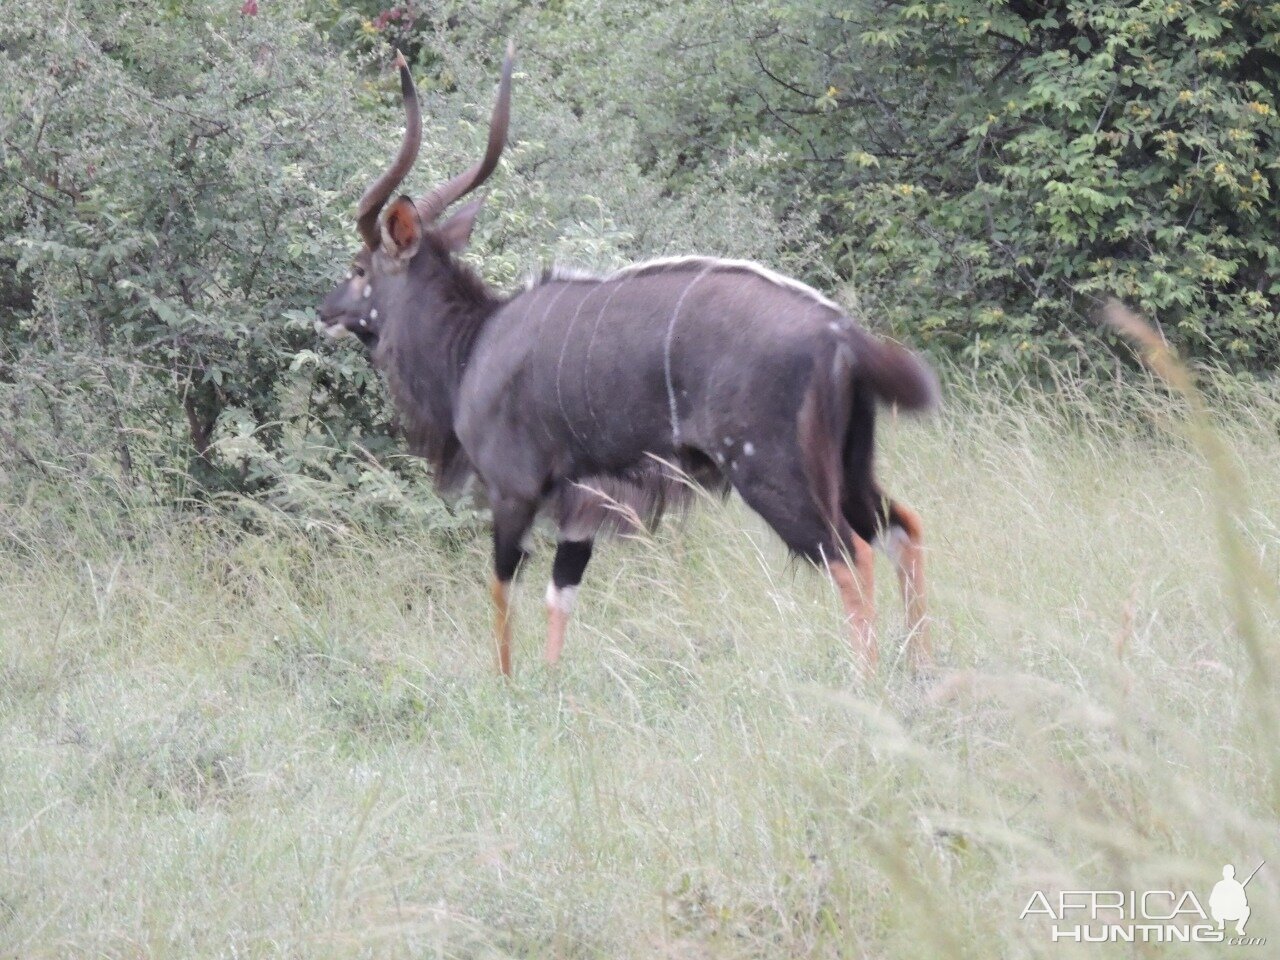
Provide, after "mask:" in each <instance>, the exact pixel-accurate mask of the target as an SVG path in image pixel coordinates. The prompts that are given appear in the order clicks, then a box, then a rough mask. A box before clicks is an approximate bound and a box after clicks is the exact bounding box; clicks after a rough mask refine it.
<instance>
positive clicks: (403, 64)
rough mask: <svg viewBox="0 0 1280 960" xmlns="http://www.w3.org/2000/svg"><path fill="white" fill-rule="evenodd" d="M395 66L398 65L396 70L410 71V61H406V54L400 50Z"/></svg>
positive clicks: (397, 53)
mask: <svg viewBox="0 0 1280 960" xmlns="http://www.w3.org/2000/svg"><path fill="white" fill-rule="evenodd" d="M395 64H396V68H397V69H399V70H408V69H409V61H407V60H405V58H404V54H403V53H401V52H400V51H399V50H397V51H396V60H395Z"/></svg>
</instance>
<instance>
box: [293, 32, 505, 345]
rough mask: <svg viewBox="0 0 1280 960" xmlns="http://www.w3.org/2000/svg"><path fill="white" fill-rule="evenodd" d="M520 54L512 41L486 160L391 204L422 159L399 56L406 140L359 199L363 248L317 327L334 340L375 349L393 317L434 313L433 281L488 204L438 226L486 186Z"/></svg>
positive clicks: (411, 93)
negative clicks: (357, 341) (452, 208)
mask: <svg viewBox="0 0 1280 960" xmlns="http://www.w3.org/2000/svg"><path fill="white" fill-rule="evenodd" d="M514 55H515V47H514V44H509V45H508V47H507V55H506V59H505V60H504V61H503V64H502V80H501V83H500V84H499V86H498V99H497V103H496V104H495V105H494V108H493V115H492V117H491V118H490V121H489V143H488V147H487V148H486V150H485V154H484V157H483V159H481V160H480V161H479V162H478V163H476V164H474V165H473V166H471V167H470V168H469V169H467V170H465V171H463V172H462V173H460V174H458V175H457V176H455V177H454V178H453V179H451V180H449V181H447V182H445V183H443V184H441V185H439V186H437V187H436V188H435V189H434V190H432V191H431V192H430V193H428V194H427V195H426V196H423V197H419V198H417V199H414V198H412V197H408V196H405V195H403V194H402V195H400V196H399V197H397V198H396V199H395V200H392V201H391V203H390V204H388V203H387V201H388V200H389V199H390V198H391V195H392V194H393V193H394V192H395V191H396V188H397V187H399V186H400V183H401V181H403V180H404V178H405V176H407V175H408V173H409V170H410V168H411V167H412V166H413V162H414V160H415V159H417V156H418V147H419V146H420V144H421V142H422V112H421V109H420V107H419V105H418V93H417V90H416V88H415V87H414V83H413V76H412V75H411V74H410V72H409V65H408V63H406V62H405V59H404V57H403V56H402V55H401V54H400V53H398V52H397V53H396V66H397V67H398V68H399V70H400V90H401V94H402V96H403V98H404V109H405V116H406V122H405V130H404V139H403V140H402V141H401V143H400V149H399V151H398V152H397V153H396V156H395V159H394V160H392V162H391V166H389V167H388V168H387V169H386V170H385V171H384V172H383V173H382V175H381V176H379V177H378V178H377V179H376V180H374V181H373V183H371V184H370V185H369V187H368V188H367V189H366V190H365V192H364V195H363V196H362V197H361V198H360V204H359V206H358V208H357V211H356V229H357V230H358V231H359V233H360V237H361V238H362V239H363V240H364V248H363V249H361V250H360V252H359V253H357V254H356V256H355V258H354V259H353V260H352V262H351V265H350V267H349V269H348V270H347V273H346V277H345V278H344V279H343V280H342V281H341V282H340V283H339V284H338V285H337V286H336V287H334V288H333V290H332V291H331V292H330V293H329V295H328V296H327V297H325V299H324V303H323V304H322V305H321V306H320V312H319V320H318V321H317V323H316V327H317V329H318V330H320V331H321V332H323V333H324V334H326V335H327V336H330V337H335V338H337V337H345V336H355V337H357V338H359V339H360V341H361V342H362V343H364V344H365V345H366V346H370V347H372V346H374V345H376V344H377V342H378V337H379V331H380V330H381V329H382V325H383V324H384V323H386V321H387V318H388V317H391V316H401V315H409V314H413V313H416V312H420V311H421V310H422V309H424V308H426V309H428V310H429V309H430V301H431V299H432V291H433V289H435V287H436V284H433V283H432V281H433V279H437V278H440V277H444V276H446V275H448V272H449V270H450V265H451V264H450V257H451V256H452V255H453V254H455V253H458V252H460V251H461V250H463V249H464V248H465V247H466V245H467V243H468V241H469V240H470V239H471V230H472V227H473V226H474V225H475V220H476V215H477V214H478V213H479V212H480V206H481V204H482V203H483V200H475V201H472V202H471V203H468V204H466V205H465V206H463V207H461V208H460V209H458V211H457V212H455V213H454V214H453V215H452V216H450V217H449V218H448V219H446V220H443V221H440V217H441V215H442V214H443V213H444V212H445V210H447V209H448V208H449V207H450V206H452V205H453V204H454V203H455V202H457V201H458V200H460V199H462V198H463V197H464V196H466V195H467V194H469V193H471V192H472V191H473V190H475V189H476V188H477V187H479V186H480V185H481V184H482V183H484V182H485V180H487V179H488V178H489V175H490V174H491V173H493V170H494V168H495V167H496V166H497V165H498V158H499V157H501V156H502V148H503V146H504V144H505V143H506V139H507V123H508V120H509V119H510V115H511V69H512V62H513V60H514ZM437 221H440V222H437Z"/></svg>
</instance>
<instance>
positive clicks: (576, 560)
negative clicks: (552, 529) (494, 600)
mask: <svg viewBox="0 0 1280 960" xmlns="http://www.w3.org/2000/svg"><path fill="white" fill-rule="evenodd" d="M591 548H592V541H590V540H561V541H560V542H559V543H558V544H556V558H555V561H554V562H553V563H552V566H551V582H550V583H549V584H547V647H546V651H545V653H544V656H545V658H546V661H547V665H548V666H551V667H554V666H555V665H556V664H558V663H559V662H560V653H561V651H562V650H564V635H565V631H566V630H567V629H568V627H569V617H570V615H571V614H572V613H573V605H574V602H575V601H576V600H577V597H578V585H579V584H580V583H581V582H582V573H583V571H584V570H586V568H587V562H588V561H589V560H590V559H591Z"/></svg>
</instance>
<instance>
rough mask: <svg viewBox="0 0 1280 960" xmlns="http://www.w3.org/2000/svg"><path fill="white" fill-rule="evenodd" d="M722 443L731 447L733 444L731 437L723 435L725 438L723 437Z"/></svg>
mask: <svg viewBox="0 0 1280 960" xmlns="http://www.w3.org/2000/svg"><path fill="white" fill-rule="evenodd" d="M724 445H725V446H726V447H732V446H733V437H725V438H724Z"/></svg>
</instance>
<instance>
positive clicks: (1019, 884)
mask: <svg viewBox="0 0 1280 960" xmlns="http://www.w3.org/2000/svg"><path fill="white" fill-rule="evenodd" d="M951 396H952V400H951V402H950V404H949V407H948V409H947V411H946V412H944V414H943V415H942V416H940V417H938V418H936V419H934V420H932V421H930V422H926V423H915V422H906V421H904V422H901V423H895V422H893V421H892V419H891V418H886V424H885V427H884V429H883V430H882V436H883V437H884V440H885V443H884V451H883V455H882V473H883V474H884V479H885V481H886V486H887V487H888V488H889V489H890V490H891V491H893V493H894V494H895V495H896V496H900V497H902V498H903V499H905V500H906V501H907V502H909V503H911V504H912V505H913V506H915V507H917V508H918V509H919V510H920V511H921V513H922V514H923V515H924V517H925V518H926V521H927V523H928V525H929V526H928V533H929V564H930V584H931V599H932V605H933V611H932V612H933V615H934V618H935V636H936V641H937V644H938V648H939V655H940V660H941V662H942V665H943V666H942V669H941V670H940V671H939V672H938V674H936V675H934V676H931V677H928V678H924V679H913V678H912V677H911V676H910V675H909V674H908V673H907V671H906V669H905V666H904V664H903V662H902V657H901V641H902V639H903V625H902V616H901V613H900V611H898V609H897V604H896V601H895V598H894V597H893V589H892V587H893V584H892V577H891V576H889V575H888V570H887V569H885V568H881V571H880V572H881V584H880V590H879V598H878V599H879V607H880V610H881V616H880V627H881V639H882V643H883V644H884V651H885V654H886V655H885V661H886V663H885V665H884V667H883V669H882V672H881V676H880V677H879V678H878V680H877V681H876V682H874V683H872V684H870V685H863V684H861V683H859V681H858V679H857V674H856V671H855V670H854V667H853V664H852V663H851V661H850V657H849V654H848V650H847V646H846V640H845V631H844V629H843V627H842V624H841V622H840V617H839V614H838V604H837V602H836V600H835V597H834V595H833V592H832V590H831V587H830V586H829V584H828V583H827V582H825V580H824V578H822V577H820V576H818V575H817V574H816V573H814V572H812V571H810V570H808V569H807V568H804V567H801V566H796V565H794V564H792V563H790V562H789V561H788V560H787V559H786V557H785V556H784V554H783V551H782V549H781V547H780V546H779V545H778V544H777V543H776V541H775V540H774V538H773V537H772V535H771V534H769V533H768V532H767V530H766V529H765V528H764V527H763V525H762V524H761V523H760V522H759V521H758V520H757V519H755V518H754V517H753V516H752V515H750V514H749V513H748V512H747V511H746V510H745V509H744V508H743V507H742V506H741V505H740V504H737V503H735V502H730V503H729V504H728V505H720V504H717V503H712V504H708V505H705V506H703V507H701V508H700V509H699V510H698V511H697V512H696V513H695V514H694V515H693V516H692V517H691V518H690V519H689V520H688V521H687V522H686V523H684V524H682V525H669V526H667V527H666V528H664V529H663V530H661V531H660V532H659V533H658V534H657V535H656V536H654V537H653V538H651V539H643V540H633V541H630V542H621V543H615V544H612V545H610V546H607V547H605V548H604V549H603V550H601V551H600V553H599V556H598V559H596V560H595V561H594V562H593V564H592V567H591V568H590V570H589V571H588V575H587V582H586V584H585V587H584V590H583V594H582V602H581V604H580V608H579V613H578V615H577V617H576V618H575V620H574V623H573V625H572V627H571V630H570V639H569V646H568V649H567V651H566V660H565V663H564V665H563V668H562V669H561V671H560V672H559V674H557V675H549V674H548V673H547V672H546V671H545V670H544V669H543V668H542V667H541V666H540V664H539V662H538V655H537V650H538V646H539V644H540V634H541V628H542V611H541V603H540V594H541V586H542V583H543V582H544V581H545V578H546V575H547V567H548V559H547V553H548V551H547V550H546V549H545V544H544V548H543V549H542V550H541V551H540V556H539V559H538V560H536V561H535V562H534V563H533V564H532V565H531V567H530V568H529V569H528V570H526V571H525V582H524V585H523V587H522V589H521V591H520V597H519V601H518V603H519V613H520V620H519V622H518V638H519V640H518V659H517V676H516V678H515V680H514V681H513V682H511V683H504V682H501V681H499V680H498V679H497V678H495V677H494V676H493V675H492V674H491V668H490V663H489V659H490V649H489V645H488V642H487V631H488V623H489V610H488V597H487V591H486V589H485V579H486V570H487V557H486V552H487V551H486V546H485V544H484V542H483V541H482V540H479V539H477V540H474V541H472V540H467V539H463V540H461V541H455V542H452V543H444V544H442V543H440V542H438V541H437V540H436V539H435V538H433V537H432V536H431V535H430V534H429V533H428V532H427V531H425V530H415V529H403V530H401V531H400V532H398V533H397V534H396V535H395V536H393V537H389V536H386V535H381V534H373V533H370V532H363V531H361V530H359V529H347V530H333V529H326V531H325V532H324V534H323V536H319V535H317V534H316V533H315V532H314V531H311V532H308V531H306V530H304V529H300V528H299V527H297V526H296V525H294V524H292V523H290V522H288V521H286V520H284V519H279V520H278V521H275V522H270V523H268V522H266V521H264V524H263V525H262V529H260V530H259V532H255V533H245V532H244V531H243V529H241V528H233V527H231V526H230V525H228V524H223V523H221V522H220V521H217V520H211V519H207V518H199V517H193V516H190V515H187V516H185V517H174V516H173V515H170V514H159V513H156V512H154V511H151V512H147V511H143V510H141V509H139V510H137V511H135V512H134V513H131V514H128V515H126V516H125V517H124V518H119V517H115V516H108V515H106V514H105V513H104V511H102V510H101V509H98V508H96V507H95V503H94V502H93V501H92V499H86V500H84V501H83V502H76V501H75V492H74V490H72V491H64V492H63V494H61V495H60V496H59V498H57V499H50V498H46V497H43V496H39V495H36V494H35V493H33V492H31V491H23V492H20V493H19V494H15V496H14V497H13V498H12V499H11V501H10V503H9V504H8V506H6V507H4V508H3V512H4V517H3V520H4V521H5V523H6V527H7V529H6V533H5V538H4V547H3V553H2V554H0V570H2V571H3V591H0V837H2V838H3V848H2V851H0V956H9V955H12V956H20V957H46V956H107V957H136V956H149V957H152V956H153V957H182V958H188V957H275V956H300V957H301V956H305V957H359V956H369V957H503V956H520V957H608V958H628V957H673V958H675V957H679V958H686V957H687V958H695V957H696V958H702V957H706V958H720V957H723V958H737V957H760V958H766V957H768V958H772V957H784V956H817V957H832V958H837V957H839V958H846V957H848V958H861V957H874V958H898V957H901V958H917V957H940V958H942V957H947V958H949V957H957V958H959V957H974V958H989V957H1011V958H1023V957H1028V958H1029V957H1057V956H1061V955H1063V954H1069V955H1090V954H1091V951H1092V952H1095V953H1096V954H1097V955H1098V956H1106V957H1112V956H1116V955H1118V953H1119V952H1121V951H1125V952H1126V953H1125V955H1135V956H1147V955H1150V956H1157V955H1158V956H1161V957H1163V956H1171V957H1176V956H1191V955H1197V950H1199V951H1200V952H1203V953H1205V954H1209V953H1219V952H1221V951H1223V950H1229V949H1232V948H1228V947H1225V946H1221V945H1212V948H1211V949H1210V948H1203V947H1202V948H1196V947H1194V946H1177V945H1161V946H1154V945H1153V946H1150V947H1146V948H1143V947H1118V946H1115V945H1102V946H1097V947H1079V948H1071V947H1069V946H1068V945H1064V944H1061V943H1059V944H1054V943H1052V942H1051V941H1050V939H1049V936H1048V932H1047V930H1046V928H1045V925H1044V924H1043V923H1042V922H1036V921H1035V920H1033V919H1031V918H1028V919H1027V920H1020V919H1019V914H1020V913H1021V911H1022V909H1023V907H1024V906H1025V905H1026V903H1027V900H1028V898H1029V897H1030V895H1031V893H1032V892H1033V891H1035V890H1045V891H1053V890H1061V889H1092V888H1101V889H1130V888H1136V889H1146V888H1153V889H1173V890H1180V889H1184V888H1190V889H1193V890H1196V891H1198V892H1200V893H1201V895H1202V897H1205V896H1207V893H1208V889H1209V887H1210V886H1211V885H1212V883H1213V881H1214V880H1216V879H1217V878H1218V876H1219V871H1220V869H1221V866H1222V864H1223V863H1226V862H1232V863H1235V864H1236V865H1237V866H1239V867H1241V869H1246V866H1247V868H1248V869H1251V868H1252V865H1253V864H1255V863H1256V862H1257V861H1258V860H1260V859H1263V858H1268V859H1269V860H1270V864H1272V865H1274V867H1273V866H1271V865H1269V866H1268V867H1266V868H1264V869H1263V870H1262V872H1260V873H1259V874H1258V876H1257V878H1256V879H1255V880H1254V881H1253V883H1252V884H1251V885H1250V887H1249V894H1250V903H1251V905H1252V907H1253V918H1252V919H1251V920H1250V925H1249V933H1250V934H1251V935H1255V936H1259V937H1263V936H1265V937H1267V939H1268V946H1265V947H1240V948H1235V949H1239V950H1242V951H1255V952H1253V953H1251V954H1249V955H1252V956H1258V957H1262V956H1268V955H1271V954H1270V953H1268V951H1274V949H1275V945H1276V944H1280V804H1278V802H1277V796H1278V793H1277V779H1278V777H1277V770H1276V767H1275V764H1274V758H1275V752H1274V751H1275V743H1276V739H1275V734H1276V728H1275V720H1274V689H1273V688H1272V687H1271V686H1270V684H1271V680H1270V677H1272V676H1274V675H1275V669H1276V662H1275V661H1276V644H1275V638H1276V627H1277V623H1278V620H1280V617H1278V615H1277V611H1276V608H1275V606H1274V604H1273V599H1274V596H1273V593H1272V590H1273V585H1274V583H1275V581H1276V577H1277V559H1276V558H1277V555H1278V552H1280V527H1278V525H1277V518H1280V453H1278V452H1277V446H1276V426H1277V423H1280V404H1277V403H1276V402H1275V401H1274V400H1273V399H1270V398H1268V397H1267V396H1265V395H1263V394H1261V393H1253V394H1250V395H1248V396H1247V397H1243V398H1239V399H1235V400H1230V399H1221V400H1220V401H1219V402H1217V403H1216V404H1207V405H1204V406H1202V407H1201V408H1200V409H1199V411H1198V412H1197V414H1196V419H1195V420H1194V422H1192V421H1188V420H1187V418H1186V416H1185V412H1184V411H1185V402H1184V401H1183V400H1182V399H1180V398H1178V397H1176V396H1173V397H1170V396H1167V395H1165V394H1164V393H1162V392H1161V390H1160V389H1158V388H1156V387H1155V386H1150V387H1147V388H1143V389H1132V388H1129V387H1117V388H1116V390H1115V392H1114V394H1113V395H1111V396H1109V397H1103V398H1099V395H1098V394H1097V393H1093V394H1088V395H1086V394H1085V393H1083V392H1080V391H1078V390H1076V389H1074V388H1073V386H1072V385H1071V384H1064V385H1063V388H1062V390H1061V391H1060V392H1059V393H1058V394H1057V395H1056V396H1052V397H1048V396H1041V397H1039V398H1023V399H1021V400H1019V401H1016V402H1014V401H1011V400H1010V399H1009V398H1008V396H1006V395H1004V394H1001V393H993V392H990V391H983V390H978V389H971V388H966V387H965V386H964V385H963V384H958V385H956V387H955V388H954V389H953V390H952V391H951ZM1189 423H1191V427H1190V428H1188V424H1189ZM1210 428H1211V429H1212V430H1213V436H1214V437H1216V438H1219V439H1218V440H1217V441H1215V443H1217V448H1216V452H1212V456H1211V457H1210V458H1209V460H1208V461H1206V459H1205V457H1204V455H1203V453H1202V446H1203V444H1202V443H1201V441H1202V436H1203V430H1206V429H1210ZM1224 467H1225V468H1226V469H1227V470H1228V471H1229V474H1230V475H1231V476H1234V477H1238V478H1240V484H1239V488H1238V489H1227V488H1225V487H1224V480H1223V476H1224V474H1223V473H1222V472H1221V471H1222V469H1223V468H1224ZM1233 482H1234V481H1233ZM1223 496H1226V497H1228V498H1229V501H1230V510H1229V514H1228V516H1227V518H1226V519H1225V520H1224V519H1223V518H1222V516H1221V511H1219V510H1218V508H1216V507H1215V504H1217V503H1219V502H1220V498H1221V497H1223ZM1215 511H1217V512H1215ZM1232 538H1234V539H1232ZM1232 543H1233V544H1234V546H1232V545H1228V546H1226V547H1225V548H1224V544H1232ZM1242 558H1243V559H1242ZM1241 564H1243V566H1242V565H1241ZM1242 578H1244V581H1245V582H1244V586H1243V587H1242V588H1238V587H1237V586H1236V585H1237V584H1240V583H1241V581H1242ZM1232 598H1234V600H1233V599H1232ZM1242 603H1244V604H1245V605H1246V607H1244V608H1242V607H1241V604H1242ZM1242 609H1245V610H1246V612H1245V614H1244V615H1242V612H1241V611H1242Z"/></svg>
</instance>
